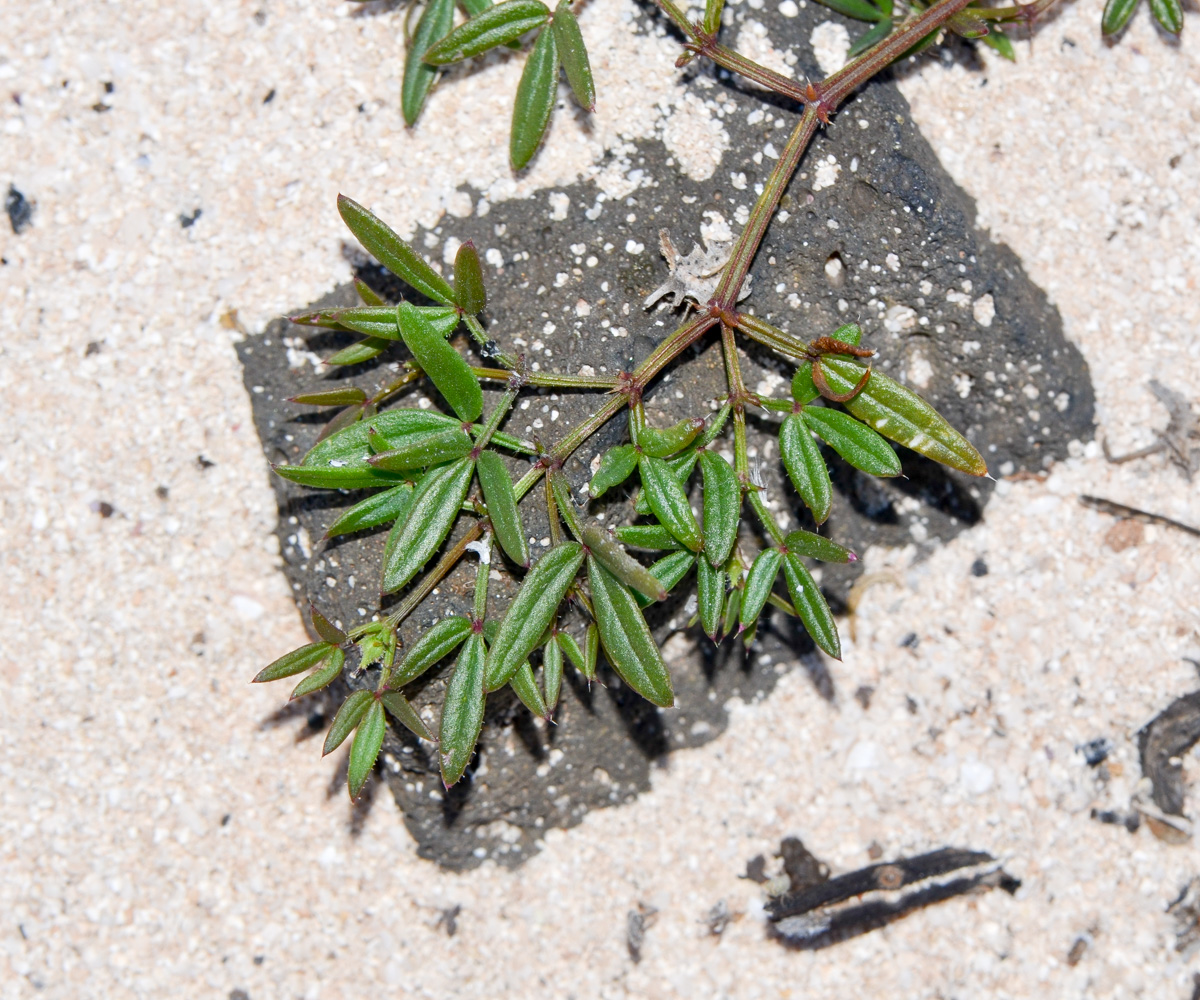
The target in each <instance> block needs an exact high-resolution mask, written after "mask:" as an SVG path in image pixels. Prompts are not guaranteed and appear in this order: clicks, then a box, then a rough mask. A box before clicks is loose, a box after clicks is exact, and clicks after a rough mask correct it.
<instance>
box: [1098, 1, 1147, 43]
mask: <svg viewBox="0 0 1200 1000" xmlns="http://www.w3.org/2000/svg"><path fill="white" fill-rule="evenodd" d="M1139 2H1140V0H1108V3H1107V4H1106V5H1105V7H1104V16H1103V17H1102V18H1101V19H1100V28H1101V30H1103V32H1104V33H1105V34H1106V35H1115V34H1116V33H1117V32H1118V31H1120V30H1121V29H1122V28H1124V27H1125V25H1127V24H1128V23H1129V19H1130V18H1131V17H1133V12H1134V11H1135V10H1137V5H1138V3H1139Z"/></svg>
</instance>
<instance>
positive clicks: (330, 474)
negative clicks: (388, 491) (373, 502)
mask: <svg viewBox="0 0 1200 1000" xmlns="http://www.w3.org/2000/svg"><path fill="white" fill-rule="evenodd" d="M271 468H272V469H274V470H275V473H276V474H277V475H280V476H282V477H283V478H284V479H286V480H288V481H289V482H293V483H299V484H300V485H301V486H313V487H316V488H317V489H323V490H361V489H366V488H368V487H371V486H395V485H396V484H397V483H399V482H400V481H401V479H402V477H401V476H400V475H398V474H397V473H394V472H383V471H382V470H380V469H373V468H371V466H369V465H365V464H364V465H362V466H357V467H353V468H337V467H333V466H329V467H326V468H310V467H309V466H307V465H273V466H272V467H271Z"/></svg>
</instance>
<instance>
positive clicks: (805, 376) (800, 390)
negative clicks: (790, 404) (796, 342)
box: [792, 361, 821, 406]
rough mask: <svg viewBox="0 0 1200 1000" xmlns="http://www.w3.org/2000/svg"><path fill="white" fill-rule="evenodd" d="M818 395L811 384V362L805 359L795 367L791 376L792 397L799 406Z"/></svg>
mask: <svg viewBox="0 0 1200 1000" xmlns="http://www.w3.org/2000/svg"><path fill="white" fill-rule="evenodd" d="M819 395H821V393H820V392H819V391H818V390H817V387H816V386H815V385H813V378H812V362H811V361H805V362H804V364H802V365H801V366H800V367H799V368H797V369H796V374H795V375H793V376H792V399H794V400H795V401H796V402H797V403H799V404H800V405H801V406H806V405H808V404H809V403H811V402H812V401H813V400H814V399H816V398H817V397H818V396H819Z"/></svg>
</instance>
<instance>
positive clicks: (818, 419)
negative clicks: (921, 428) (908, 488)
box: [800, 406, 900, 476]
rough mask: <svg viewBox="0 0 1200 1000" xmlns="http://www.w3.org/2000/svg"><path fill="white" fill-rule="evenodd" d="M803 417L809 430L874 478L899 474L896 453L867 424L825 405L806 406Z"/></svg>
mask: <svg viewBox="0 0 1200 1000" xmlns="http://www.w3.org/2000/svg"><path fill="white" fill-rule="evenodd" d="M800 416H801V417H802V418H803V419H804V423H805V424H807V425H808V427H809V429H810V430H814V431H816V432H817V433H818V434H819V435H821V437H822V438H823V439H824V440H825V442H826V443H827V444H828V445H829V446H830V447H831V448H832V449H833V450H834V451H836V452H837V453H838V454H839V455H841V456H842V458H844V459H845V460H846V461H847V462H849V463H850V464H851V465H853V466H854V467H855V468H856V469H860V470H862V471H863V472H866V473H868V474H870V475H872V476H898V475H900V459H899V458H897V457H896V452H895V451H894V450H893V449H892V446H891V445H890V444H888V443H887V442H886V441H885V440H884V439H883V438H882V437H880V436H879V435H878V434H877V433H875V431H873V430H871V428H870V427H868V426H867V425H866V424H863V423H860V422H859V421H857V420H855V419H854V418H853V417H851V416H849V415H847V414H845V413H842V412H841V411H840V410H831V409H829V408H828V407H826V406H806V407H805V408H804V410H803V412H802V413H801V414H800Z"/></svg>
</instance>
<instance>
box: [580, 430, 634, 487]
mask: <svg viewBox="0 0 1200 1000" xmlns="http://www.w3.org/2000/svg"><path fill="white" fill-rule="evenodd" d="M637 463H638V455H637V449H636V448H635V447H634V446H633V445H631V444H621V445H617V447H615V448H609V449H608V451H606V452H605V453H604V454H603V455H601V456H600V467H599V468H598V469H597V470H596V474H595V475H594V476H592V481H591V483H589V484H588V493H589V494H590V495H591V497H592V499H593V500H594V499H596V498H597V497H600V496H603V495H604V493H605V492H606V491H607V490H610V489H612V488H613V487H614V486H620V485H621V483H623V482H625V480H626V479H628V478H629V477H630V476H631V475H632V474H633V470H634V469H636V468H637Z"/></svg>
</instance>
